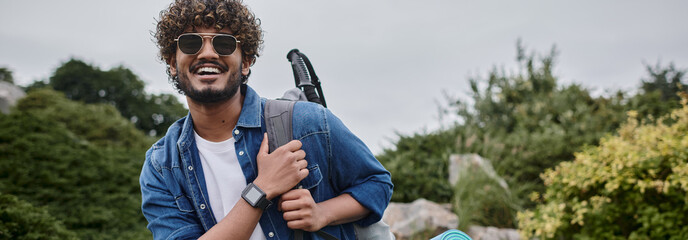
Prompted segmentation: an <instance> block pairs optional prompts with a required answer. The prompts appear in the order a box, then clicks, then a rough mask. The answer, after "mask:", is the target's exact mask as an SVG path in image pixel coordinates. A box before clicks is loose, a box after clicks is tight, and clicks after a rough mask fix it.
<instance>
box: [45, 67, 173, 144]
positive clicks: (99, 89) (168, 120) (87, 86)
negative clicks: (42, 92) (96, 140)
mask: <svg viewBox="0 0 688 240" xmlns="http://www.w3.org/2000/svg"><path fill="white" fill-rule="evenodd" d="M40 85H41V84H40V83H38V84H37V86H38V87H40ZM48 85H50V86H51V87H52V88H54V89H55V90H58V91H62V92H64V93H65V95H66V96H67V98H69V99H72V100H78V101H84V102H86V103H107V104H111V105H113V106H115V107H116V108H117V110H119V111H120V112H121V113H122V116H124V117H125V118H127V119H129V120H130V121H131V122H133V123H134V124H135V125H136V127H137V128H139V129H141V130H143V131H144V132H146V133H149V134H150V135H157V136H161V135H164V134H165V132H166V131H167V127H169V125H171V124H172V123H173V122H174V121H176V120H177V119H179V118H180V117H182V116H184V115H186V113H187V111H186V109H184V106H183V105H182V104H181V103H179V101H177V98H175V97H174V96H173V95H170V94H147V93H146V92H145V91H144V86H145V84H144V82H143V81H141V80H140V79H139V78H138V76H136V75H135V74H134V73H133V72H131V70H129V69H127V68H125V67H123V66H119V67H116V68H112V69H110V70H108V71H102V70H100V69H98V68H97V67H94V66H91V65H89V64H86V63H84V62H82V61H80V60H76V59H71V60H69V61H67V62H65V63H64V64H62V66H60V67H58V68H57V69H56V70H55V73H54V74H53V76H52V77H50V82H49V83H48Z"/></svg>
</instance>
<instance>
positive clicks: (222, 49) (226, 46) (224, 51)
mask: <svg viewBox="0 0 688 240" xmlns="http://www.w3.org/2000/svg"><path fill="white" fill-rule="evenodd" d="M213 47H215V51H216V52H217V54H220V55H231V54H232V53H233V52H234V50H235V49H236V39H235V38H234V37H232V36H223V35H219V36H215V38H213Z"/></svg>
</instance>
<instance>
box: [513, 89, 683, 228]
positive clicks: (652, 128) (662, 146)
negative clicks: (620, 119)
mask: <svg viewBox="0 0 688 240" xmlns="http://www.w3.org/2000/svg"><path fill="white" fill-rule="evenodd" d="M687 101H688V100H684V101H683V107H682V108H681V109H677V110H675V111H674V112H673V113H672V114H671V118H672V119H673V122H674V123H672V124H670V125H667V124H665V123H664V122H662V121H658V122H657V123H655V124H639V122H638V121H637V120H636V119H635V118H636V117H637V116H636V115H637V112H635V111H631V112H629V120H628V122H627V123H626V124H624V125H623V126H622V127H621V128H620V129H619V130H618V136H608V137H605V138H604V139H602V141H601V143H600V146H598V147H589V148H586V149H585V150H583V151H581V152H578V153H577V154H576V159H575V161H573V162H563V163H561V164H559V165H558V166H557V167H556V168H554V169H553V170H551V169H550V170H547V171H546V172H545V173H544V174H542V179H543V180H544V182H545V185H546V186H547V190H546V192H545V193H544V195H542V198H541V199H540V200H541V201H542V203H541V204H539V205H538V206H537V207H536V208H535V209H534V210H528V211H525V212H524V213H521V214H519V216H518V218H519V221H520V228H521V234H522V236H523V237H524V238H526V239H530V238H532V237H537V238H539V239H555V238H557V239H567V238H577V239H579V238H582V239H590V238H595V239H688V197H686V196H688V105H686V102H687ZM534 197H535V198H538V197H539V196H537V194H536V195H534Z"/></svg>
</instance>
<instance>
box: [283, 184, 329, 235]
mask: <svg viewBox="0 0 688 240" xmlns="http://www.w3.org/2000/svg"><path fill="white" fill-rule="evenodd" d="M277 207H278V209H279V210H280V211H283V212H284V214H283V217H284V220H285V221H287V227H289V228H291V229H301V230H305V231H309V232H315V231H318V230H320V229H321V228H323V227H325V226H327V225H328V224H329V223H330V222H329V220H328V217H327V215H325V214H326V213H327V212H326V211H324V209H323V208H321V207H320V206H319V205H318V204H317V203H315V200H313V196H311V192H310V191H308V190H307V189H294V190H291V191H289V192H286V193H285V194H284V195H282V197H281V198H280V202H279V204H278V205H277Z"/></svg>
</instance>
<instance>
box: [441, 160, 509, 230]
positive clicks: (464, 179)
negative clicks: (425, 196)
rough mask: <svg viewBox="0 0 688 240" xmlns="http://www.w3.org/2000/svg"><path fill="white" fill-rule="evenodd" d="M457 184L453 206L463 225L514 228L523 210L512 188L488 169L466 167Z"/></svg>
mask: <svg viewBox="0 0 688 240" xmlns="http://www.w3.org/2000/svg"><path fill="white" fill-rule="evenodd" d="M459 176H460V177H459V180H458V181H457V182H456V185H455V186H454V200H453V204H452V205H453V209H454V212H455V213H456V215H457V216H458V217H459V227H458V228H459V229H461V230H464V231H468V227H469V226H470V225H481V226H494V227H501V228H513V227H515V226H516V224H515V222H514V219H515V213H516V211H518V210H519V206H518V204H517V202H518V199H516V198H515V197H514V196H513V195H512V194H511V192H510V191H509V189H506V188H504V187H502V186H501V185H500V184H499V182H497V180H496V179H495V178H493V177H490V176H489V175H487V174H486V173H485V172H484V171H481V170H474V169H464V170H462V172H461V174H460V175H459Z"/></svg>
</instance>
